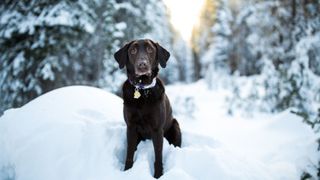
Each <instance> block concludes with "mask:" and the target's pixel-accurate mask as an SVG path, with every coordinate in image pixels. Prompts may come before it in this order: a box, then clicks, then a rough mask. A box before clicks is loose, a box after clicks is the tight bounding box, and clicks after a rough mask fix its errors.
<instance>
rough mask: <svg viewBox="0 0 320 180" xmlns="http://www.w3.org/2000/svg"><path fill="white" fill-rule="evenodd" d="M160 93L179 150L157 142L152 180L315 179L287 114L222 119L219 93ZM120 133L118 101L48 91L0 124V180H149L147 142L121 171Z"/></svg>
mask: <svg viewBox="0 0 320 180" xmlns="http://www.w3.org/2000/svg"><path fill="white" fill-rule="evenodd" d="M167 94H168V96H169V98H170V99H171V102H172V105H173V109H174V111H175V112H174V114H175V116H176V117H177V119H178V121H179V123H180V125H181V128H182V133H183V143H182V148H175V147H173V146H171V145H169V144H168V142H167V141H164V148H163V156H164V158H163V159H164V161H163V163H164V175H163V176H162V177H161V178H160V179H187V180H194V179H202V180H206V179H259V180H260V179H281V180H282V179H290V180H291V179H299V178H300V175H301V173H302V172H303V171H304V170H306V168H309V170H310V171H308V172H313V173H315V170H314V169H312V168H313V164H316V163H317V160H318V159H319V155H318V154H317V151H316V148H317V144H316V138H317V136H316V134H315V133H314V132H313V131H312V130H311V128H309V126H307V125H306V124H304V123H303V122H302V120H301V119H300V118H298V117H297V116H295V115H293V114H291V113H290V112H289V111H285V112H282V113H280V114H275V115H268V114H256V115H254V116H253V117H252V118H244V117H240V116H229V115H227V114H226V109H227V108H226V107H225V104H224V102H225V97H226V94H227V92H225V91H221V90H215V91H213V90H208V88H207V87H206V85H205V82H204V81H199V82H197V83H194V84H189V85H183V84H177V85H173V86H167ZM185 108H187V109H188V110H185ZM189 114H191V115H192V116H189ZM125 134H126V133H125V123H124V121H123V117H122V100H121V99H120V98H119V97H117V96H115V95H113V94H111V93H108V92H106V91H103V90H100V89H97V88H93V87H86V86H70V87H65V88H60V89H57V90H54V91H51V92H49V93H47V94H44V95H42V96H40V97H38V98H36V99H35V100H33V101H31V102H29V103H28V104H26V105H24V106H23V107H21V108H18V109H10V110H7V111H5V113H4V115H3V116H2V117H0V179H1V180H2V179H16V180H25V179H26V180H29V179H30V180H31V179H32V180H42V179H46V180H51V179H52V180H56V179H61V180H63V179H66V180H73V179H74V180H81V179H83V180H89V179H90V180H95V179H97V180H98V179H129V178H130V179H153V177H152V174H153V159H154V154H153V146H152V143H151V141H149V140H147V141H144V142H141V143H140V144H139V146H138V148H137V151H136V153H135V160H134V161H135V162H134V165H133V167H132V169H130V170H128V171H123V168H124V158H125V149H126V137H125Z"/></svg>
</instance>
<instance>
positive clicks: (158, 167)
mask: <svg viewBox="0 0 320 180" xmlns="http://www.w3.org/2000/svg"><path fill="white" fill-rule="evenodd" d="M162 174H163V166H162V163H156V162H155V163H154V178H156V179H158V178H159V177H160V176H162Z"/></svg>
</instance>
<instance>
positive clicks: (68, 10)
mask: <svg viewBox="0 0 320 180" xmlns="http://www.w3.org/2000/svg"><path fill="white" fill-rule="evenodd" d="M83 8H84V7H83V6H81V4H80V3H78V2H77V1H72V2H69V1H50V2H48V1H35V0H34V1H28V2H26V1H18V0H16V1H4V2H2V3H1V5H0V17H1V19H0V48H1V54H0V62H1V63H0V84H1V87H0V94H1V100H0V101H1V102H0V107H1V109H2V110H3V109H6V108H8V107H12V106H20V105H22V104H23V103H25V102H27V101H28V100H30V99H32V98H34V97H36V96H38V95H40V94H42V93H44V92H46V91H48V90H50V89H52V88H56V87H59V86H62V85H65V84H69V80H70V79H78V76H81V73H80V71H81V67H82V66H81V64H82V63H84V62H81V61H78V60H77V59H78V52H79V51H80V49H81V47H82V43H79V42H81V40H83V39H84V38H86V37H87V36H88V35H89V34H90V33H91V32H92V30H93V28H92V26H91V24H90V21H89V20H88V19H86V18H82V17H83V14H85V13H86V11H85V9H83ZM80 17H81V18H80Z"/></svg>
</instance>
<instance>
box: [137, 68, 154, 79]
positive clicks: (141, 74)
mask: <svg viewBox="0 0 320 180" xmlns="http://www.w3.org/2000/svg"><path fill="white" fill-rule="evenodd" d="M151 75H152V73H151V71H150V70H148V71H137V72H136V78H140V77H144V76H147V77H150V76H151Z"/></svg>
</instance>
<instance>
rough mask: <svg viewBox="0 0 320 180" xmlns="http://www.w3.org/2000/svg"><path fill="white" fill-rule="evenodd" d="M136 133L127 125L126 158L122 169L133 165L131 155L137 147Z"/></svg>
mask: <svg viewBox="0 0 320 180" xmlns="http://www.w3.org/2000/svg"><path fill="white" fill-rule="evenodd" d="M137 142H138V134H137V132H136V130H135V129H134V128H132V127H127V158H126V165H125V167H124V170H127V169H130V168H131V167H132V165H133V155H134V152H135V150H136V148H137Z"/></svg>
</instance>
